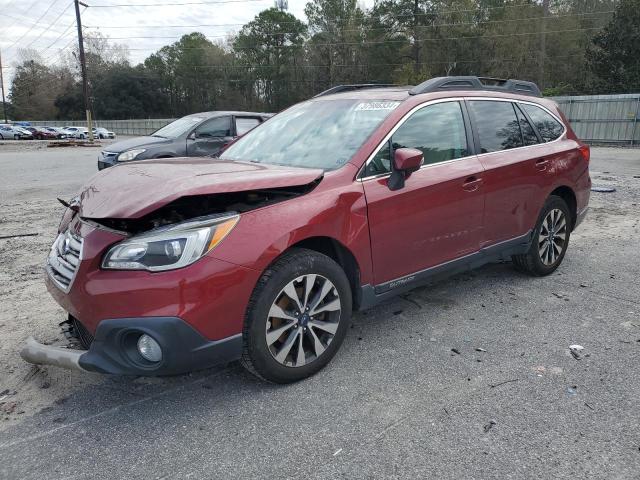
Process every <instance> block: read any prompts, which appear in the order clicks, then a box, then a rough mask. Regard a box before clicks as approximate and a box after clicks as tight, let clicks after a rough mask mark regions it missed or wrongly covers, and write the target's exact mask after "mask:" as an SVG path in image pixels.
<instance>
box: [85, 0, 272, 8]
mask: <svg viewBox="0 0 640 480" xmlns="http://www.w3.org/2000/svg"><path fill="white" fill-rule="evenodd" d="M265 1H271V0H218V1H215V2H206V1H201V2H191V1H190V2H172V3H117V4H110V5H91V8H114V7H174V6H185V5H218V4H220V3H248V2H265Z"/></svg>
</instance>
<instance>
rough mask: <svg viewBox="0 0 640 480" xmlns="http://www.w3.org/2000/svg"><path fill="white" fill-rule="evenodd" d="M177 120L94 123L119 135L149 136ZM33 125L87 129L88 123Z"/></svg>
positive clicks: (99, 121) (44, 123) (57, 121)
mask: <svg viewBox="0 0 640 480" xmlns="http://www.w3.org/2000/svg"><path fill="white" fill-rule="evenodd" d="M174 120H175V118H155V119H146V120H144V119H141V120H97V121H94V122H93V125H94V126H96V127H102V128H106V129H107V130H110V131H112V132H114V133H116V134H117V135H149V134H150V133H153V132H155V131H156V130H158V129H159V128H162V127H164V126H165V125H166V124H167V123H170V122H173V121H174ZM31 124H32V125H47V126H49V127H66V126H70V125H73V126H75V127H86V126H87V122H83V121H80V120H69V121H65V120H43V121H33V122H31Z"/></svg>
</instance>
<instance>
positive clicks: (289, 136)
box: [220, 99, 400, 170]
mask: <svg viewBox="0 0 640 480" xmlns="http://www.w3.org/2000/svg"><path fill="white" fill-rule="evenodd" d="M399 104H400V102H392V101H383V100H378V101H371V100H354V99H351V100H320V101H308V102H304V103H300V104H298V105H294V106H293V107H291V108H289V109H288V110H285V111H284V112H282V113H279V114H278V115H276V116H275V117H273V118H271V119H269V120H268V121H267V122H265V123H264V124H263V125H260V126H259V127H256V128H255V129H254V130H251V131H250V132H249V133H247V134H246V135H245V136H244V137H242V138H240V140H238V141H237V142H236V143H234V144H233V145H231V146H230V147H229V148H228V149H227V150H226V151H225V152H224V153H223V154H222V155H221V156H220V158H223V159H229V160H245V161H251V162H258V163H270V164H276V165H288V166H293V167H308V168H322V169H324V170H333V169H336V168H340V167H341V166H342V165H344V164H345V163H347V162H348V161H349V160H350V159H351V157H352V156H353V155H354V154H355V153H356V152H357V151H358V149H359V148H360V147H361V146H362V144H363V143H364V142H365V141H366V139H367V138H368V137H369V135H371V133H372V132H373V130H374V129H375V128H376V127H377V126H378V125H379V124H380V123H381V122H382V120H384V119H385V118H386V117H387V115H389V113H390V112H391V111H392V110H393V109H394V108H396V107H397V106H398V105H399Z"/></svg>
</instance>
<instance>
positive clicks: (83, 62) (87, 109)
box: [74, 0, 93, 142]
mask: <svg viewBox="0 0 640 480" xmlns="http://www.w3.org/2000/svg"><path fill="white" fill-rule="evenodd" d="M74 3H75V6H76V24H77V26H78V49H79V53H80V69H81V70H82V94H83V96H84V109H85V112H86V114H87V130H89V141H90V142H93V130H92V126H93V125H92V123H91V108H90V105H89V84H88V82H87V61H86V59H85V56H84V40H83V38H82V21H81V20H80V5H82V6H83V7H88V5H87V4H85V3H82V2H80V1H79V0H74Z"/></svg>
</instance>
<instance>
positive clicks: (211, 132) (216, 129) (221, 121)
mask: <svg viewBox="0 0 640 480" xmlns="http://www.w3.org/2000/svg"><path fill="white" fill-rule="evenodd" d="M230 136H231V117H218V118H213V119H211V120H208V121H206V122H204V123H203V124H202V125H200V126H199V127H198V128H196V137H197V138H210V137H230Z"/></svg>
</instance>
